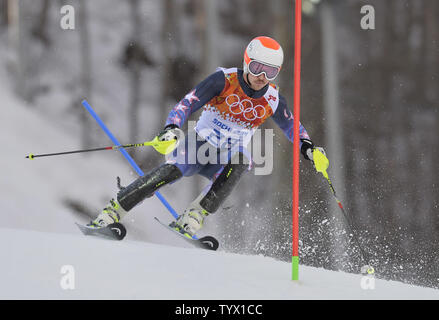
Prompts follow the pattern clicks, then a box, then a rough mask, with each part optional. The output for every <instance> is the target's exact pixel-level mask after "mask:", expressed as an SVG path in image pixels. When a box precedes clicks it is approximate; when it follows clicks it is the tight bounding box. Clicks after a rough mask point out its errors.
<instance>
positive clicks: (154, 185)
mask: <svg viewBox="0 0 439 320" xmlns="http://www.w3.org/2000/svg"><path fill="white" fill-rule="evenodd" d="M182 175H183V174H182V172H181V171H180V169H179V168H178V167H177V166H175V165H173V164H169V163H165V164H163V165H161V166H159V167H157V168H155V169H153V170H152V171H150V172H148V173H147V174H146V175H144V176H143V177H139V178H137V179H136V180H134V181H133V182H132V183H131V184H130V185H128V186H127V187H124V188H122V189H121V190H120V191H119V192H118V193H117V197H116V199H111V200H110V202H109V203H108V204H107V206H106V207H105V208H104V209H103V210H102V212H101V213H100V214H99V215H98V216H97V218H96V219H95V220H93V221H92V222H91V225H93V226H106V225H108V224H111V223H114V222H119V221H120V220H121V219H122V218H123V217H124V216H125V215H126V214H127V212H128V211H130V210H131V209H132V208H134V207H135V206H136V205H137V204H138V203H140V202H142V201H143V200H145V199H146V198H149V197H151V196H152V195H153V194H154V192H155V191H157V190H158V189H159V188H161V187H163V186H165V185H167V184H168V183H172V182H174V181H175V180H177V179H179V178H181V177H182Z"/></svg>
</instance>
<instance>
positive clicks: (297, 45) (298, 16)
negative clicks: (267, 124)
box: [291, 0, 302, 280]
mask: <svg viewBox="0 0 439 320" xmlns="http://www.w3.org/2000/svg"><path fill="white" fill-rule="evenodd" d="M301 33H302V0H296V8H295V33H294V110H293V117H294V123H293V141H294V144H293V148H294V151H293V226H292V227H293V256H292V261H291V262H292V269H293V270H292V279H293V280H299V156H300V153H299V151H300V150H299V145H300V140H299V123H300V61H301V56H300V53H301V42H302V40H301Z"/></svg>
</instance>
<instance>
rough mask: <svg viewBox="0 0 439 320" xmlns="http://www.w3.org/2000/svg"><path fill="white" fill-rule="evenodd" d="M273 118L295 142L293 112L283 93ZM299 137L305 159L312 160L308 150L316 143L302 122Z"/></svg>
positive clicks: (289, 138)
mask: <svg viewBox="0 0 439 320" xmlns="http://www.w3.org/2000/svg"><path fill="white" fill-rule="evenodd" d="M272 118H273V120H274V122H275V123H276V124H277V125H278V126H279V128H281V129H282V131H283V133H284V134H285V136H286V137H287V138H288V140H290V141H291V142H293V126H294V118H293V113H292V112H291V111H290V110H289V108H288V107H287V102H286V100H285V98H284V97H283V96H281V95H279V105H278V107H277V109H276V112H275V113H274V114H273V116H272ZM299 138H300V150H301V152H302V154H303V156H304V157H305V159H307V160H310V158H309V152H308V150H312V149H313V148H314V144H313V142H312V141H311V138H310V137H309V135H308V133H307V132H306V129H305V127H304V126H303V125H302V124H301V123H300V124H299Z"/></svg>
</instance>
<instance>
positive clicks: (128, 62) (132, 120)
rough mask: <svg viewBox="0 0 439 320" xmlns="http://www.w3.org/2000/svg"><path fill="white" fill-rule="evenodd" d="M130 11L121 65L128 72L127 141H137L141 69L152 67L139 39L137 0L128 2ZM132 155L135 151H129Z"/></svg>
mask: <svg viewBox="0 0 439 320" xmlns="http://www.w3.org/2000/svg"><path fill="white" fill-rule="evenodd" d="M130 9H131V19H130V20H131V23H132V25H131V39H130V40H129V41H128V43H127V44H126V45H125V50H124V53H123V57H122V64H123V65H124V66H125V67H126V68H127V69H128V70H129V72H130V90H131V95H130V103H129V105H130V108H129V112H128V115H129V116H128V119H129V120H128V122H129V125H128V127H129V130H130V131H129V139H128V140H129V141H137V140H138V139H139V108H140V93H141V87H142V68H143V67H145V66H151V65H153V62H152V61H151V59H150V58H149V56H148V55H147V53H146V50H145V48H144V47H143V45H142V39H141V37H140V35H141V30H142V19H141V17H140V7H139V0H130ZM130 153H131V154H132V155H134V154H135V153H136V150H134V149H133V150H131V151H130Z"/></svg>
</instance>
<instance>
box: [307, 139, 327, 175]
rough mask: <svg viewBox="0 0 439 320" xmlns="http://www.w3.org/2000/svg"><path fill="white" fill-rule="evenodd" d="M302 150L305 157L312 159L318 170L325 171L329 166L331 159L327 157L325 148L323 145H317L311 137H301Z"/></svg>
mask: <svg viewBox="0 0 439 320" xmlns="http://www.w3.org/2000/svg"><path fill="white" fill-rule="evenodd" d="M300 141H301V142H302V147H301V152H302V154H303V157H304V158H305V159H307V160H311V161H312V163H313V165H314V168H315V169H316V170H317V172H322V173H323V172H325V171H326V169H328V167H329V160H328V158H327V157H326V152H325V149H323V148H322V147H315V146H314V143H313V142H312V141H311V140H309V139H301V140H300Z"/></svg>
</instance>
